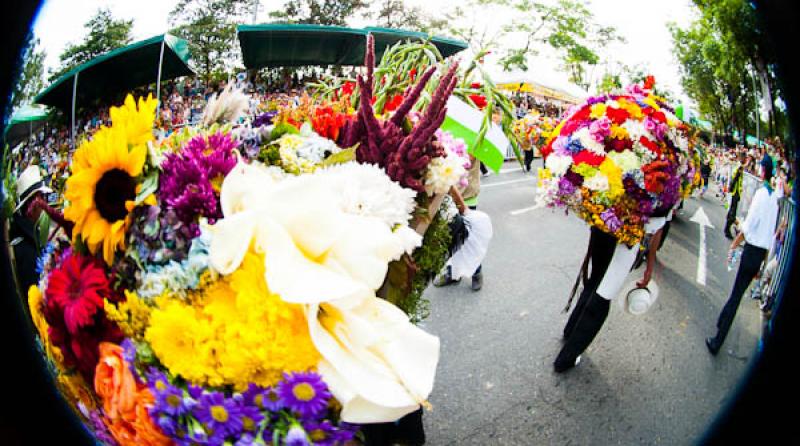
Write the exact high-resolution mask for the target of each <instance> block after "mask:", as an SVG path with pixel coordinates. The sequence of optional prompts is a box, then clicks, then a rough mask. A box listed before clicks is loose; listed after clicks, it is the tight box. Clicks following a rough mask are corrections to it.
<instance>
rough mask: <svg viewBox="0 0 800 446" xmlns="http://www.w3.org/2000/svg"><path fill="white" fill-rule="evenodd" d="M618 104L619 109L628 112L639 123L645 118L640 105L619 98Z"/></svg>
mask: <svg viewBox="0 0 800 446" xmlns="http://www.w3.org/2000/svg"><path fill="white" fill-rule="evenodd" d="M617 102H618V103H619V108H621V109H623V110H625V111H627V112H628V114H629V115H631V118H633V119H636V120H639V121H640V120H642V119H643V118H644V113H642V108H641V107H639V104H637V103H635V102H632V101H629V100H627V99H625V98H619V99H617Z"/></svg>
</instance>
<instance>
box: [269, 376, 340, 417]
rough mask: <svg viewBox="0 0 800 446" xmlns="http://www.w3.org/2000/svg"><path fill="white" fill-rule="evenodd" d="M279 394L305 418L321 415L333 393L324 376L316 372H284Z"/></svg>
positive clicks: (288, 405) (287, 404)
mask: <svg viewBox="0 0 800 446" xmlns="http://www.w3.org/2000/svg"><path fill="white" fill-rule="evenodd" d="M278 394H279V395H280V396H281V399H282V400H283V402H284V403H285V404H286V407H288V408H289V409H291V410H292V411H294V412H297V413H298V414H300V416H301V417H303V418H311V417H315V416H317V415H319V414H320V413H321V412H322V411H324V410H325V408H326V407H327V405H328V400H329V399H330V398H331V394H330V392H329V391H328V386H327V385H326V384H325V382H324V381H322V377H321V376H320V375H319V374H317V373H314V372H305V373H303V372H296V373H291V374H290V373H284V374H283V381H281V382H280V384H278Z"/></svg>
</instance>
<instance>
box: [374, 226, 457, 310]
mask: <svg viewBox="0 0 800 446" xmlns="http://www.w3.org/2000/svg"><path fill="white" fill-rule="evenodd" d="M441 214H442V213H441V211H440V212H438V213H437V214H436V216H435V217H434V219H433V221H432V222H431V224H430V226H428V230H427V232H425V237H424V238H423V241H422V246H420V247H419V248H417V249H416V250H415V251H414V254H413V255H412V259H413V261H414V264H415V266H416V268H417V270H416V272H410V271H409V269H408V264H407V263H406V261H405V260H403V259H400V260H396V261H394V262H392V263H390V264H389V272H388V274H387V281H388V283H389V286H388V289H387V295H386V300H388V301H389V302H391V303H393V304H395V305H397V307H398V308H400V309H401V310H403V311H405V312H406V314H408V316H409V317H410V318H411V321H412V322H413V323H418V322H420V321H422V320H424V319H425V318H427V317H428V316H429V314H430V302H429V301H428V300H427V299H425V298H423V297H422V294H423V293H424V292H425V289H426V288H427V287H428V285H429V284H430V283H431V281H432V280H433V278H434V277H435V276H436V274H438V273H439V271H441V270H442V268H444V265H445V263H447V259H448V248H449V246H450V243H451V241H452V236H451V235H450V227H449V226H448V224H447V221H446V220H444V219H443V218H442V217H441Z"/></svg>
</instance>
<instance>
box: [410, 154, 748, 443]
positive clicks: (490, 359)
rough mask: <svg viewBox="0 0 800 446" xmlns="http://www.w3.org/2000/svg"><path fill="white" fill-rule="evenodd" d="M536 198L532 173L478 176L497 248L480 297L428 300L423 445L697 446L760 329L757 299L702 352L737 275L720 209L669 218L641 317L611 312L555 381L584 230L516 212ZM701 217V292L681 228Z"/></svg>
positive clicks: (557, 215) (694, 240) (565, 220)
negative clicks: (648, 305) (434, 344)
mask: <svg viewBox="0 0 800 446" xmlns="http://www.w3.org/2000/svg"><path fill="white" fill-rule="evenodd" d="M536 163H537V164H536V167H538V166H540V165H541V160H536ZM534 170H535V168H534ZM534 197H535V175H534V174H533V173H523V172H522V171H520V170H519V168H518V166H516V165H514V164H512V163H507V164H506V166H505V168H504V170H503V171H502V173H501V174H500V175H496V176H494V175H493V176H492V177H491V178H484V182H483V185H482V189H481V195H480V203H479V206H478V207H479V209H481V210H483V211H485V212H487V213H488V214H489V215H491V217H492V221H493V225H494V239H493V240H492V245H491V247H490V249H489V253H488V254H487V258H486V260H485V262H484V264H483V265H484V266H483V269H484V278H485V285H484V288H483V290H481V291H479V292H472V291H471V290H470V289H469V284H468V283H466V282H467V281H462V283H461V284H459V285H456V286H451V287H447V288H434V287H430V288H429V289H428V291H427V292H426V297H427V298H428V299H430V301H431V317H430V318H429V319H428V320H426V321H425V322H424V323H423V326H424V327H425V328H426V329H427V330H428V331H430V332H432V333H434V334H436V335H438V336H439V337H440V338H441V341H442V348H441V360H440V363H439V369H438V374H437V381H436V386H435V388H434V392H433V394H432V395H431V399H430V401H431V403H432V405H433V410H432V411H430V412H428V413H427V414H426V416H425V423H426V432H427V434H428V444H430V445H548V444H555V445H570V444H573V445H633V444H637V445H645V444H667V445H681V444H692V443H693V441H694V440H695V439H696V438H697V437H698V436H700V435H701V434H702V433H703V432H704V429H705V428H706V426H707V425H708V424H709V423H710V421H711V420H712V419H713V416H714V415H715V414H716V413H717V412H718V411H719V410H720V408H721V407H722V406H723V405H724V404H725V402H726V398H728V396H729V395H730V392H731V390H732V389H734V388H735V387H736V385H737V382H738V380H739V378H740V377H741V376H742V375H743V373H744V372H745V370H746V368H747V366H748V363H749V360H750V359H751V358H752V357H753V355H754V353H755V348H756V345H757V342H758V336H759V334H760V327H761V315H760V311H759V310H758V305H757V302H755V301H752V300H749V299H744V300H743V302H742V305H741V307H740V309H739V313H738V315H737V318H736V321H735V324H734V327H733V329H732V330H731V332H730V334H729V336H728V339H727V342H726V344H725V346H724V347H723V349H724V350H723V351H722V352H720V354H719V356H718V357H712V356H711V355H709V354H708V352H707V350H706V347H705V345H704V343H703V339H704V338H705V337H706V336H708V335H711V334H713V333H714V331H713V328H714V326H715V323H716V318H717V315H718V314H719V310H720V309H721V307H722V305H723V303H724V302H725V300H726V299H727V296H728V293H729V292H730V289H731V287H732V283H733V279H734V274H735V270H734V271H733V272H729V271H728V270H727V267H726V265H725V255H726V253H727V246H728V245H729V241H728V240H727V239H725V237H724V236H723V235H722V231H721V228H722V227H723V224H724V219H725V210H724V209H723V208H722V206H721V204H720V201H719V200H718V199H716V198H714V197H713V195H707V196H706V197H705V198H702V199H701V198H692V199H689V200H687V202H686V203H685V206H684V209H683V211H682V212H681V213H680V214H679V215H678V216H677V217H676V219H675V220H674V221H673V224H672V229H671V230H670V234H669V237H668V239H667V241H666V244H665V245H664V247H663V249H662V250H661V251H660V252H659V257H658V260H659V263H658V264H657V267H656V273H655V280H656V281H657V282H658V284H659V286H660V288H661V293H660V296H659V299H658V301H657V302H656V304H655V305H654V307H653V308H652V309H651V310H650V312H648V313H647V314H645V315H643V316H640V317H635V316H631V315H629V314H627V313H625V312H623V311H622V310H621V309H620V308H619V306H618V305H617V303H616V302H614V303H612V310H611V314H610V315H609V318H608V320H607V322H606V324H605V327H604V328H603V330H602V332H601V333H600V334H599V335H598V337H597V338H596V339H595V341H594V343H593V345H592V346H590V347H589V349H588V351H587V352H586V353H585V354H584V355H583V362H582V363H581V364H580V366H579V367H578V368H576V369H574V370H572V371H570V372H568V373H566V374H564V375H557V374H555V373H554V372H553V368H552V362H553V359H554V358H555V356H556V354H557V353H558V350H559V348H560V346H561V341H560V334H561V330H562V328H563V325H564V323H565V322H566V317H567V316H566V315H565V314H563V313H562V312H561V310H562V309H563V307H564V305H565V303H566V298H567V295H568V293H569V290H570V288H571V286H572V283H573V281H574V279H575V275H576V274H577V271H578V269H579V267H580V263H581V261H582V260H583V255H584V253H585V250H586V244H587V242H588V236H589V230H588V227H587V226H586V225H585V224H584V223H583V222H582V221H581V220H579V219H578V218H577V217H575V216H573V215H570V216H565V215H564V213H563V212H559V211H552V210H550V209H535V210H528V211H524V210H525V209H526V208H530V207H531V206H533V205H534ZM698 206H702V207H703V209H704V211H705V212H706V214H707V215H708V217H709V219H710V220H711V223H712V224H713V225H714V226H715V228H716V229H708V230H707V231H706V232H707V246H708V271H707V280H706V286H701V285H699V284H698V283H697V281H696V274H697V262H698V249H699V247H698V244H699V237H700V236H699V226H698V225H697V224H695V223H693V222H690V221H689V219H690V217H691V216H692V215H693V213H694V212H695V211H696V209H697V207H698ZM520 210H523V211H522V212H520ZM514 211H517V212H514ZM512 213H513V215H512ZM639 274H641V270H640V271H639Z"/></svg>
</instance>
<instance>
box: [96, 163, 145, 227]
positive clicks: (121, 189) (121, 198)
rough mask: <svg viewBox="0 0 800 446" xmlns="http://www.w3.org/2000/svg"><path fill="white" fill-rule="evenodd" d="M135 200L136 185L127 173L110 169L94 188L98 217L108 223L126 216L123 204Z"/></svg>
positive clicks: (126, 212) (126, 211)
mask: <svg viewBox="0 0 800 446" xmlns="http://www.w3.org/2000/svg"><path fill="white" fill-rule="evenodd" d="M135 198H136V183H135V182H134V181H133V178H131V176H130V175H128V173H127V172H125V171H124V170H120V169H111V170H109V171H108V172H106V173H104V174H103V176H102V177H100V181H98V182H97V185H96V186H95V188H94V202H95V206H97V210H98V211H99V212H100V215H101V216H102V217H103V218H104V219H105V220H106V221H107V222H109V223H113V222H115V221H117V220H122V219H123V218H125V216H126V215H128V210H127V209H125V202H126V201H127V200H133V199H135Z"/></svg>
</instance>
